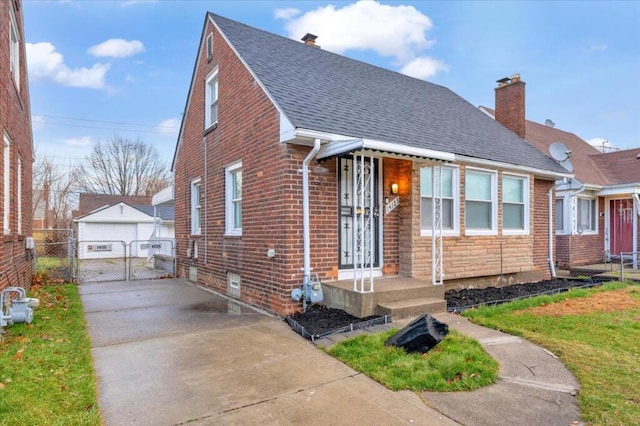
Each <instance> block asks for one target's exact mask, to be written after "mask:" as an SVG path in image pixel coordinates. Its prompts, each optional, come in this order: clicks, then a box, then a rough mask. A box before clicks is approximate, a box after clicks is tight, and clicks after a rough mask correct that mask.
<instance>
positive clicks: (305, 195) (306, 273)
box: [302, 139, 320, 311]
mask: <svg viewBox="0 0 640 426" xmlns="http://www.w3.org/2000/svg"><path fill="white" fill-rule="evenodd" d="M319 150H320V139H314V141H313V148H312V149H311V151H310V152H309V154H307V156H306V157H305V158H304V160H303V161H302V242H303V264H302V274H303V276H302V280H303V288H304V289H305V291H306V289H307V284H308V282H309V279H310V278H311V236H310V231H309V228H310V225H309V163H310V162H311V160H312V159H313V157H315V155H316V154H317V153H318V151H319ZM302 304H303V309H304V310H305V311H306V310H307V298H306V294H304V293H303V297H302Z"/></svg>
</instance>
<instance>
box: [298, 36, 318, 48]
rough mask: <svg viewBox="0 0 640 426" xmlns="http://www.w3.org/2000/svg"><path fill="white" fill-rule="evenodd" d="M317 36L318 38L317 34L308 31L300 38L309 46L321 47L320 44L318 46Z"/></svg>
mask: <svg viewBox="0 0 640 426" xmlns="http://www.w3.org/2000/svg"><path fill="white" fill-rule="evenodd" d="M317 38H318V36H317V35H313V34H311V33H306V34H305V35H304V37H302V38H301V39H300V40H302V41H303V42H304V44H306V45H307V46H313V47H320V46H316V39H317Z"/></svg>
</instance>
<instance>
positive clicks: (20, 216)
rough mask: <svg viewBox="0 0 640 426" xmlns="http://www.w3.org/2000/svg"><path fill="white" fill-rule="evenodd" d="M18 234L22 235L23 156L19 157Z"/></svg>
mask: <svg viewBox="0 0 640 426" xmlns="http://www.w3.org/2000/svg"><path fill="white" fill-rule="evenodd" d="M17 175H18V176H17V177H18V196H17V197H16V202H17V203H18V235H22V158H20V157H18V172H17Z"/></svg>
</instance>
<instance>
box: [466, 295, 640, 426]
mask: <svg viewBox="0 0 640 426" xmlns="http://www.w3.org/2000/svg"><path fill="white" fill-rule="evenodd" d="M625 291H626V292H629V293H630V297H631V298H632V300H636V299H638V300H640V289H638V288H637V286H636V287H629V285H628V284H622V283H611V284H605V285H603V286H601V287H598V288H593V289H588V290H587V289H574V290H571V291H569V292H567V293H562V294H557V295H554V296H540V297H535V298H532V299H525V300H520V301H516V302H512V303H508V304H504V305H500V306H496V307H482V308H478V309H474V310H469V311H465V312H464V314H463V315H464V316H466V317H468V318H469V319H470V320H472V321H473V322H475V323H478V324H481V325H484V326H488V327H492V328H495V329H499V330H503V331H505V332H507V333H510V334H514V335H518V336H522V337H524V338H526V339H528V340H530V341H532V342H534V343H537V344H539V345H541V346H543V347H545V348H547V349H549V350H551V351H552V352H554V353H555V354H556V355H557V356H559V357H560V359H561V360H562V361H563V362H564V364H565V365H566V366H567V367H568V368H569V369H570V370H571V371H572V372H573V373H574V374H575V375H576V377H577V379H578V380H579V382H580V385H581V390H580V394H579V396H578V402H579V405H580V409H581V412H582V419H583V420H584V421H586V422H588V423H590V424H595V425H632V424H634V425H638V424H640V392H639V391H638V379H639V378H640V308H637V306H638V305H637V304H636V305H635V306H636V307H628V308H624V309H622V308H620V307H616V306H615V302H614V305H612V308H615V310H611V309H608V310H603V309H595V308H594V309H591V310H590V311H588V312H586V313H579V312H578V313H569V314H566V315H548V314H545V313H544V312H542V311H536V310H532V309H529V308H534V307H542V306H547V305H552V304H560V303H565V304H566V303H568V301H569V300H571V299H575V298H592V299H590V300H592V301H593V306H594V307H595V306H597V303H598V300H599V297H603V296H604V295H605V293H607V292H614V293H612V294H608V295H607V296H609V300H611V297H610V296H614V297H615V298H616V299H617V298H622V296H624V294H623V292H625ZM616 299H614V300H616Z"/></svg>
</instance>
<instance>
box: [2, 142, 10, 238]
mask: <svg viewBox="0 0 640 426" xmlns="http://www.w3.org/2000/svg"><path fill="white" fill-rule="evenodd" d="M2 153H3V158H4V163H3V164H4V174H3V184H4V191H3V192H4V215H3V218H2V221H3V224H4V233H5V235H6V234H10V233H11V225H10V223H9V211H10V210H11V139H9V135H7V134H6V133H5V134H4V149H3V152H2Z"/></svg>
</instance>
